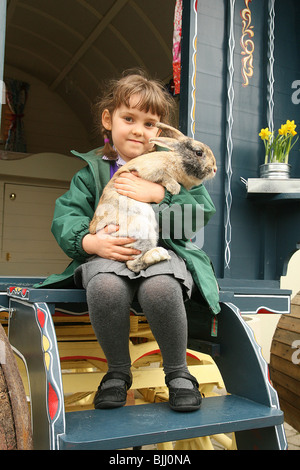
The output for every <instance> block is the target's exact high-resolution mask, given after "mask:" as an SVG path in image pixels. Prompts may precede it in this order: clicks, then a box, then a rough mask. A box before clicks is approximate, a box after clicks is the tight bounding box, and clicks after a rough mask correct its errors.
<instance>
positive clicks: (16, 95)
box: [4, 78, 30, 153]
mask: <svg viewBox="0 0 300 470" xmlns="http://www.w3.org/2000/svg"><path fill="white" fill-rule="evenodd" d="M4 81H5V85H6V102H7V104H8V106H9V108H10V110H11V112H12V116H11V124H10V128H9V131H8V137H7V141H6V144H5V150H8V151H11V152H23V153H26V151H27V148H26V141H25V134H24V123H23V117H24V108H25V105H26V101H27V96H28V91H29V87H30V85H29V84H28V83H25V82H22V81H20V80H14V79H12V78H7V79H5V80H4Z"/></svg>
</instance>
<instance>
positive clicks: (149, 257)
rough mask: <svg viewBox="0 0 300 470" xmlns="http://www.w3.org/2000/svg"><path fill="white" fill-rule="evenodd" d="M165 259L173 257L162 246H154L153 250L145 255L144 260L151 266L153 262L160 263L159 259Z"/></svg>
mask: <svg viewBox="0 0 300 470" xmlns="http://www.w3.org/2000/svg"><path fill="white" fill-rule="evenodd" d="M165 259H171V256H170V255H169V253H168V251H167V250H166V249H165V248H162V247H161V246H158V247H156V248H152V249H151V250H149V251H147V252H146V253H145V254H144V256H143V260H144V262H145V264H147V265H148V266H150V265H151V264H155V263H159V261H163V260H165Z"/></svg>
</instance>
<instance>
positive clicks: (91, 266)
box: [74, 250, 194, 300]
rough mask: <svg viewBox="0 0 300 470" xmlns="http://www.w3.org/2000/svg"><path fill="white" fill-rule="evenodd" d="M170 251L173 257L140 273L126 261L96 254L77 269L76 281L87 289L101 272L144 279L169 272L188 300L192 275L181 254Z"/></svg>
mask: <svg viewBox="0 0 300 470" xmlns="http://www.w3.org/2000/svg"><path fill="white" fill-rule="evenodd" d="M168 253H169V255H170V257H171V259H169V260H164V261H160V262H159V263H156V264H152V265H151V266H148V268H146V269H142V270H141V271H140V272H139V273H134V272H133V271H130V269H128V268H127V266H126V264H125V263H124V262H121V261H114V260H109V259H106V258H100V257H98V256H94V257H92V258H90V259H89V260H88V261H86V262H85V263H83V264H82V265H80V266H79V267H78V268H77V269H76V270H75V273H74V281H75V284H76V286H77V287H79V288H82V287H83V288H84V289H86V287H87V285H88V283H89V282H90V280H91V279H92V278H93V277H94V276H96V275H97V274H100V273H114V274H117V275H118V276H126V277H128V278H129V279H142V278H147V277H151V276H158V275H160V274H169V275H171V276H174V277H175V279H177V280H178V281H179V282H180V284H181V285H182V291H183V296H184V300H188V299H190V298H191V295H192V289H193V286H194V281H193V278H192V275H191V273H190V271H188V269H187V267H186V264H185V262H184V260H183V259H182V258H180V256H178V255H177V254H176V253H175V252H174V251H172V250H168Z"/></svg>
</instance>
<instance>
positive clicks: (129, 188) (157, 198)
mask: <svg viewBox="0 0 300 470" xmlns="http://www.w3.org/2000/svg"><path fill="white" fill-rule="evenodd" d="M114 185H115V188H116V190H117V192H118V193H119V194H122V195H123V196H127V197H130V198H131V199H135V200H136V201H140V202H155V203H156V204H159V203H160V202H161V201H162V200H163V198H164V197H165V188H164V187H163V186H162V185H161V184H158V183H152V181H148V180H144V179H143V178H140V177H139V176H138V173H137V172H136V171H134V172H131V173H126V172H124V173H121V174H120V176H119V177H118V178H117V179H116V180H115V184H114Z"/></svg>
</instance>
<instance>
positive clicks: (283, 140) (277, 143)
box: [259, 120, 298, 163]
mask: <svg viewBox="0 0 300 470" xmlns="http://www.w3.org/2000/svg"><path fill="white" fill-rule="evenodd" d="M296 127H297V126H296V124H295V121H289V120H287V121H286V123H285V124H282V125H281V128H280V129H279V130H278V135H277V136H276V137H275V136H274V133H272V132H270V131H269V128H268V127H266V129H262V130H261V131H260V133H259V136H260V137H261V139H262V140H263V142H264V145H265V151H266V153H265V163H274V162H277V163H283V162H284V163H288V159H289V153H290V151H291V150H292V148H293V147H294V145H295V144H296V142H297V140H298V137H297V138H296V139H295V141H294V142H293V143H292V140H293V138H294V137H295V136H296V135H297V132H296V130H295V129H296Z"/></svg>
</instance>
